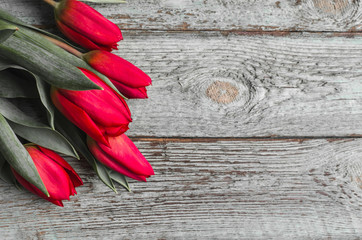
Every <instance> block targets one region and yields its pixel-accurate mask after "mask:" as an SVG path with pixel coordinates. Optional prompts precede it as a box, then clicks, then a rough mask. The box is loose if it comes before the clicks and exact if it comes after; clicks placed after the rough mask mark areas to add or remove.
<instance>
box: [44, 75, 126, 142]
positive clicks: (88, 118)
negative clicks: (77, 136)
mask: <svg viewBox="0 0 362 240" xmlns="http://www.w3.org/2000/svg"><path fill="white" fill-rule="evenodd" d="M80 70H81V71H82V72H83V73H84V74H85V75H86V76H87V77H88V78H89V79H90V80H92V81H93V82H94V83H96V84H97V85H99V86H101V87H102V88H103V90H87V91H73V90H66V89H57V88H54V87H53V88H52V92H51V97H52V101H53V103H54V105H55V106H56V107H57V108H58V110H59V111H60V112H61V113H63V115H65V116H66V117H67V118H68V119H69V120H70V121H71V122H73V123H74V124H75V125H77V126H78V127H79V128H80V129H81V130H83V131H84V132H85V133H87V134H88V135H89V136H90V137H92V138H93V139H94V140H96V141H98V142H101V143H102V144H105V145H107V146H108V145H109V144H108V140H107V138H108V136H118V135H120V134H122V133H124V132H125V131H127V130H128V124H129V123H130V122H131V121H132V119H131V112H130V111H129V108H128V106H127V103H126V102H125V100H124V99H123V98H122V97H120V96H119V95H118V94H117V93H116V92H115V91H114V90H113V89H111V88H110V87H109V86H108V85H107V84H106V83H104V82H103V81H102V80H101V79H100V78H99V77H98V76H97V75H95V74H94V73H92V72H90V71H88V70H86V69H82V68H80Z"/></svg>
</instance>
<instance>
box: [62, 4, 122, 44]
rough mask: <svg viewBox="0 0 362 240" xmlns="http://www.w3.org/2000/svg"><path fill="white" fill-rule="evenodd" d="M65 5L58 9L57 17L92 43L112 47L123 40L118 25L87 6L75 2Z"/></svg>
mask: <svg viewBox="0 0 362 240" xmlns="http://www.w3.org/2000/svg"><path fill="white" fill-rule="evenodd" d="M61 3H62V2H61ZM63 4H64V5H63V6H62V4H60V7H59V8H57V9H56V17H57V18H58V19H59V20H60V21H62V22H63V23H64V24H65V25H67V26H68V27H70V28H72V29H73V30H74V31H76V32H78V33H80V34H81V35H83V36H85V37H86V38H89V39H90V40H91V41H93V42H95V43H97V44H101V45H107V46H112V45H113V44H114V43H117V42H119V41H120V40H122V39H123V38H122V33H121V31H120V29H119V28H118V27H117V25H115V24H114V23H112V22H111V21H109V20H108V19H106V18H105V17H104V16H102V15H101V14H100V13H99V12H97V11H96V10H94V9H93V8H91V7H90V6H88V5H87V4H85V3H82V2H80V1H75V0H65V1H63Z"/></svg>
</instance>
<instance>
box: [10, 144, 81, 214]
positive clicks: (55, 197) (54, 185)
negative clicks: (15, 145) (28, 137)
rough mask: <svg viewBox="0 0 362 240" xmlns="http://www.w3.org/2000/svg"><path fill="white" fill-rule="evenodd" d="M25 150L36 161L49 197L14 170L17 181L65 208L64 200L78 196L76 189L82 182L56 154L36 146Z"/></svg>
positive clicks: (27, 147) (31, 145)
mask: <svg viewBox="0 0 362 240" xmlns="http://www.w3.org/2000/svg"><path fill="white" fill-rule="evenodd" d="M25 148H26V150H27V151H28V153H29V154H30V156H31V158H32V160H33V161H34V164H35V167H36V169H37V170H38V172H39V175H40V178H41V180H42V181H43V183H44V185H45V187H46V189H47V190H48V193H49V197H48V196H46V195H45V194H44V193H42V192H41V191H40V190H39V189H38V188H36V187H35V186H34V185H33V184H31V183H29V182H28V181H26V180H25V179H24V178H23V177H22V176H21V175H19V174H18V173H17V172H16V171H15V170H14V169H12V172H13V173H14V176H15V178H16V180H17V181H18V182H19V183H20V184H21V185H23V186H24V188H26V189H27V190H29V191H30V192H32V193H34V194H36V195H38V196H40V197H42V198H44V199H46V200H48V201H49V202H52V203H54V204H56V205H58V206H61V207H63V203H62V200H69V196H70V195H72V196H73V195H74V194H77V192H76V190H75V188H76V187H78V186H80V185H83V182H82V180H81V179H80V177H79V176H78V174H77V173H76V172H75V171H74V169H73V168H72V167H71V166H70V165H69V164H68V163H67V162H66V161H65V160H64V159H63V158H62V157H60V156H59V155H58V154H56V153H55V152H53V151H51V150H49V149H46V148H43V147H41V146H38V145H35V144H29V145H26V146H25Z"/></svg>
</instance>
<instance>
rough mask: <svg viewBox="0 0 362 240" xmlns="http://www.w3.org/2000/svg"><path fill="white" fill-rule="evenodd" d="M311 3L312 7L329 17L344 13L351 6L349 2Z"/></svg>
mask: <svg viewBox="0 0 362 240" xmlns="http://www.w3.org/2000/svg"><path fill="white" fill-rule="evenodd" d="M313 3H314V7H316V8H318V9H319V10H321V11H322V12H324V13H327V14H331V15H337V14H340V13H343V12H345V10H346V9H347V8H348V7H350V5H351V4H352V3H351V2H350V1H349V0H313Z"/></svg>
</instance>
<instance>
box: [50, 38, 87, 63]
mask: <svg viewBox="0 0 362 240" xmlns="http://www.w3.org/2000/svg"><path fill="white" fill-rule="evenodd" d="M43 37H44V38H46V39H48V40H49V41H51V42H52V43H54V44H55V45H57V46H58V47H61V48H63V49H64V50H66V51H67V52H70V53H71V54H73V55H74V56H77V57H79V58H82V55H83V53H81V52H79V51H78V50H77V49H75V48H73V47H72V46H69V45H68V44H66V43H64V42H62V41H59V40H57V39H54V38H52V37H49V36H46V35H43Z"/></svg>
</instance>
